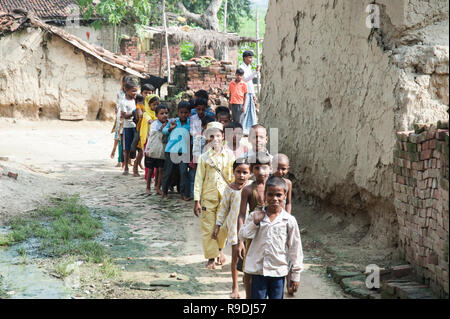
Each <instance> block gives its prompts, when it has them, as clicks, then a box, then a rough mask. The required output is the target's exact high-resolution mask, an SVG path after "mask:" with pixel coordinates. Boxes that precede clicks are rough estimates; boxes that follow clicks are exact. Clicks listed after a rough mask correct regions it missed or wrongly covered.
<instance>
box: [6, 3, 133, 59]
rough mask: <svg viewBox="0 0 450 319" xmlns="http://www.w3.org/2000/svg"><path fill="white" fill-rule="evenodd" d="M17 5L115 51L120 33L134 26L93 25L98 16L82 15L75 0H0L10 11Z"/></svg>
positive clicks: (44, 19) (91, 41) (129, 31)
mask: <svg viewBox="0 0 450 319" xmlns="http://www.w3.org/2000/svg"><path fill="white" fill-rule="evenodd" d="M16 8H22V9H25V10H26V11H28V12H31V13H33V14H34V15H35V16H36V17H37V18H39V19H41V20H42V21H43V22H45V23H47V24H50V25H53V26H57V27H60V28H62V29H64V31H66V32H67V33H70V34H72V35H75V36H77V37H79V38H80V39H82V40H84V41H86V42H89V43H90V44H94V45H98V46H100V47H103V48H105V49H107V50H110V51H113V52H116V51H118V50H117V49H118V47H117V44H118V42H119V41H118V38H119V36H118V34H119V33H120V34H128V35H132V34H134V29H133V27H131V26H125V25H123V26H120V30H119V29H118V28H117V29H114V27H112V26H109V25H104V26H102V27H101V28H100V29H97V30H96V29H94V28H93V27H92V26H91V23H92V22H94V21H95V20H96V19H98V18H95V17H93V18H91V19H89V20H87V19H85V18H84V17H83V15H82V14H81V12H80V7H79V6H78V3H77V1H76V0H25V1H18V0H2V1H1V2H0V12H5V13H6V12H11V11H12V10H14V9H16Z"/></svg>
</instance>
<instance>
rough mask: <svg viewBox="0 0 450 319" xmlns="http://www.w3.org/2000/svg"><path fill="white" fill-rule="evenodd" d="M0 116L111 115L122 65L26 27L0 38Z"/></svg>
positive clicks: (104, 117)
mask: <svg viewBox="0 0 450 319" xmlns="http://www.w3.org/2000/svg"><path fill="white" fill-rule="evenodd" d="M0 60H1V64H0V116H5V117H14V118H21V117H24V118H31V119H39V118H57V119H65V120H83V119H87V120H96V119H101V120H111V119H113V117H114V113H115V112H114V110H115V100H116V95H117V91H118V90H119V89H120V79H121V77H122V76H123V74H122V71H120V70H117V69H115V68H112V67H110V66H109V65H106V64H104V63H100V62H99V61H98V60H96V59H95V58H93V57H91V56H88V55H86V54H84V53H83V52H81V51H80V50H78V49H76V48H74V47H73V46H71V45H70V44H67V43H66V42H65V41H64V40H62V39H61V38H59V37H57V36H53V37H51V36H49V35H48V34H44V32H43V31H41V30H40V29H35V28H29V29H27V30H23V31H19V32H15V33H13V34H10V35H8V36H5V37H2V38H0Z"/></svg>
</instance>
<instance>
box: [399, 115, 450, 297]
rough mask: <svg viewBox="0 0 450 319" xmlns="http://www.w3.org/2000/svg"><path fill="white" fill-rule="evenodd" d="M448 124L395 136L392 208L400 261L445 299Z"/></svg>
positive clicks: (446, 283)
mask: <svg viewBox="0 0 450 319" xmlns="http://www.w3.org/2000/svg"><path fill="white" fill-rule="evenodd" d="M448 145H449V133H448V122H446V123H441V122H439V123H438V125H415V130H414V131H410V132H398V133H397V147H396V150H395V151H394V173H395V177H394V194H395V199H394V205H395V209H396V212H397V217H398V222H399V242H400V249H401V253H402V255H403V257H404V258H405V259H406V260H407V261H408V262H410V263H411V265H412V266H413V268H414V271H415V273H416V275H417V276H418V277H419V279H421V280H422V281H423V282H424V283H426V284H428V285H430V287H431V288H432V289H433V291H434V292H435V293H436V294H437V295H439V296H440V297H448V294H449V281H448V241H449V231H448V228H449V169H448V164H449V163H448V157H449V153H448Z"/></svg>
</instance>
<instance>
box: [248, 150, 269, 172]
mask: <svg viewBox="0 0 450 319" xmlns="http://www.w3.org/2000/svg"><path fill="white" fill-rule="evenodd" d="M248 161H249V162H250V163H252V165H251V168H252V169H253V167H255V166H256V165H269V166H271V165H272V161H271V159H270V156H269V155H267V154H266V153H264V152H258V153H257V154H255V155H253V156H250V157H249V158H248Z"/></svg>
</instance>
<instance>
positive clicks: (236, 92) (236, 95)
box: [229, 68, 247, 123]
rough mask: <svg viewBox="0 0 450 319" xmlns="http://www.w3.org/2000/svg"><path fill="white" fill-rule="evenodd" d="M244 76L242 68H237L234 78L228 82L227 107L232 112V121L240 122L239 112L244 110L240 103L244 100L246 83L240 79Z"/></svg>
mask: <svg viewBox="0 0 450 319" xmlns="http://www.w3.org/2000/svg"><path fill="white" fill-rule="evenodd" d="M243 76H244V70H242V69H241V68H238V69H237V70H236V78H235V80H234V81H231V82H230V86H229V90H230V102H229V108H230V109H231V113H232V120H233V122H237V123H240V118H241V114H242V113H243V112H244V110H243V109H242V105H243V104H244V101H245V95H246V94H247V84H246V83H245V82H244V81H242V77H243Z"/></svg>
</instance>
